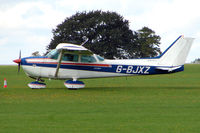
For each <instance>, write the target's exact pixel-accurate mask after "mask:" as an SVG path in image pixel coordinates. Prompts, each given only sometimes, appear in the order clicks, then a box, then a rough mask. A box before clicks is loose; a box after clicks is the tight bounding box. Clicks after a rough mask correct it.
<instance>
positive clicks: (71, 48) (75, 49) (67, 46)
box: [55, 43, 93, 77]
mask: <svg viewBox="0 0 200 133" xmlns="http://www.w3.org/2000/svg"><path fill="white" fill-rule="evenodd" d="M56 49H58V50H61V52H60V55H59V57H58V64H57V68H56V72H55V77H58V72H59V69H60V64H61V61H62V57H63V54H64V53H66V52H67V53H72V54H84V55H93V53H92V52H91V51H90V50H88V49H87V48H85V47H83V46H81V45H75V44H71V43H60V44H58V46H57V47H56Z"/></svg>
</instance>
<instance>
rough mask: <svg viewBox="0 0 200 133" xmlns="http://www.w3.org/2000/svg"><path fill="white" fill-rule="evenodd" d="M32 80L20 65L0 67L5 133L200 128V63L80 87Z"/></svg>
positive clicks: (191, 132)
mask: <svg viewBox="0 0 200 133" xmlns="http://www.w3.org/2000/svg"><path fill="white" fill-rule="evenodd" d="M4 78H6V79H7V82H8V88H3V79H4ZM31 81H33V80H32V79H30V78H28V77H26V76H25V74H24V73H23V72H22V71H21V72H20V74H19V75H17V66H0V133H62V132H63V133H96V132H98V133H117V132H123V133H133V132H134V133H136V132H138V133H199V132H200V128H199V125H200V65H186V66H185V71H184V72H181V73H176V74H170V75H154V76H135V77H128V78H126V77H120V78H101V79H87V80H86V79H85V80H82V81H84V82H85V84H86V88H84V89H81V90H77V91H73V90H68V89H66V88H65V87H64V84H63V83H64V81H58V80H51V81H49V80H46V83H47V88H46V89H35V90H32V89H30V88H28V87H27V84H28V83H29V82H31Z"/></svg>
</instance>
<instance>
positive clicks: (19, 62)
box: [13, 50, 21, 73]
mask: <svg viewBox="0 0 200 133" xmlns="http://www.w3.org/2000/svg"><path fill="white" fill-rule="evenodd" d="M13 62H15V63H17V64H18V73H19V72H20V66H21V50H20V51H19V59H16V60H13Z"/></svg>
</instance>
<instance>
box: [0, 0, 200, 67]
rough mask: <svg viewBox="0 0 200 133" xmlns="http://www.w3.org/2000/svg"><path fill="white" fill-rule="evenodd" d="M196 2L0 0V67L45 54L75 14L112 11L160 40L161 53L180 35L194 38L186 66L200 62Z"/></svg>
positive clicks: (199, 12)
mask: <svg viewBox="0 0 200 133" xmlns="http://www.w3.org/2000/svg"><path fill="white" fill-rule="evenodd" d="M199 5H200V1H199V0H0V65H7V64H11V65H12V64H14V63H13V62H12V60H14V59H17V58H18V57H19V51H20V50H21V53H22V57H27V56H30V55H31V54H32V53H33V52H35V51H39V52H40V54H43V53H45V52H46V47H47V45H49V43H50V41H51V39H52V37H53V34H52V29H55V28H56V26H57V25H58V24H61V23H62V22H63V21H64V19H65V18H67V17H70V16H72V15H74V14H75V13H76V12H82V11H91V10H102V11H114V12H117V13H118V14H120V15H121V16H123V17H124V19H126V20H128V21H129V22H130V29H131V30H133V31H137V30H139V29H141V28H142V27H144V26H147V27H149V28H150V29H152V30H154V31H155V33H156V35H159V36H160V37H161V44H160V48H161V51H164V50H165V49H166V48H167V47H168V46H169V45H170V44H171V43H172V42H173V41H174V40H175V39H176V38H178V37H179V36H180V35H184V36H186V37H193V38H195V40H194V43H193V46H192V48H191V51H190V53H189V55H188V58H187V62H188V63H189V62H191V61H193V60H195V59H196V58H200V52H199V51H200V8H199Z"/></svg>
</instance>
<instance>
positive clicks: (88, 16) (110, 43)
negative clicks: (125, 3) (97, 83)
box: [47, 11, 154, 59]
mask: <svg viewBox="0 0 200 133" xmlns="http://www.w3.org/2000/svg"><path fill="white" fill-rule="evenodd" d="M52 32H53V38H52V40H51V42H50V45H48V46H47V49H48V50H49V49H53V48H55V47H56V46H57V45H58V44H59V43H74V44H81V43H82V42H84V36H85V37H87V38H88V42H87V43H86V44H85V45H84V46H85V47H86V48H88V49H90V50H91V51H93V52H94V53H96V54H99V55H101V56H103V57H105V58H108V59H113V58H119V59H122V58H135V57H137V55H141V54H138V52H137V51H138V50H139V49H138V48H139V45H140V43H141V41H139V39H138V35H140V33H137V32H133V31H132V30H130V29H129V22H128V20H125V19H124V18H123V17H122V16H120V15H119V14H117V13H116V12H109V11H107V12H104V11H90V12H86V11H85V12H77V13H76V14H75V15H73V16H71V17H68V18H66V19H65V20H64V21H63V22H62V23H61V24H59V25H58V26H57V27H56V28H55V29H53V30H52ZM150 48H151V47H150ZM152 50H154V49H152ZM148 57H149V56H148Z"/></svg>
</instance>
